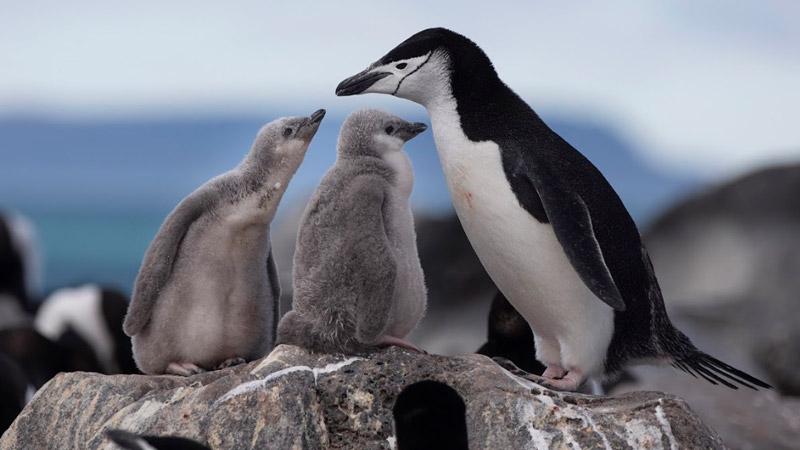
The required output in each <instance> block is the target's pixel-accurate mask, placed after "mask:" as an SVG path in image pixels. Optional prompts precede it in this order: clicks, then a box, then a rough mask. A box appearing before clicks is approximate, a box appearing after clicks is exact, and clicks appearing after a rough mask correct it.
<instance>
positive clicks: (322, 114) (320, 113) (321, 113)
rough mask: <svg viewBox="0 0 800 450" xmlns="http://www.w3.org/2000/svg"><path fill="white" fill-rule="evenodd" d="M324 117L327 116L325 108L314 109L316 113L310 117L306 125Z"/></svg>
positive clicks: (319, 120) (317, 121) (318, 121)
mask: <svg viewBox="0 0 800 450" xmlns="http://www.w3.org/2000/svg"><path fill="white" fill-rule="evenodd" d="M323 117H325V110H324V109H318V110H316V111H314V113H313V114H311V115H310V116H309V117H308V122H307V123H306V126H308V125H311V124H315V123H320V122H322V118H323Z"/></svg>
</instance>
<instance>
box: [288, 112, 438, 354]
mask: <svg viewBox="0 0 800 450" xmlns="http://www.w3.org/2000/svg"><path fill="white" fill-rule="evenodd" d="M425 129H426V126H425V125H424V124H422V123H409V122H406V121H405V120H402V119H400V118H398V117H394V116H392V115H390V114H387V113H384V112H382V111H376V110H362V111H357V112H355V113H353V114H351V115H350V116H349V117H348V118H347V119H346V120H345V122H344V124H343V125H342V129H341V132H340V134H339V142H338V157H337V160H336V163H335V164H334V166H333V167H332V168H331V169H330V170H328V172H327V174H326V175H325V177H324V178H323V179H322V182H321V183H320V185H319V187H318V188H317V190H316V191H315V193H314V195H313V196H312V197H311V199H310V200H309V203H308V205H307V206H306V210H305V212H304V214H303V218H302V220H301V222H300V229H299V231H298V234H297V246H296V250H295V255H294V270H293V287H294V297H293V302H292V305H293V309H292V311H289V312H288V313H287V314H286V315H285V316H284V317H283V318H282V319H281V321H280V324H279V326H278V343H286V344H295V345H299V346H301V347H304V348H307V349H309V350H312V351H318V352H327V353H332V352H344V353H363V352H367V351H370V350H371V349H374V348H375V347H378V346H383V345H399V346H404V347H407V348H411V349H415V350H416V347H414V346H413V344H410V343H408V342H407V341H405V340H404V338H405V337H406V336H407V335H408V334H409V333H410V332H411V330H412V329H413V328H414V327H415V326H416V325H417V323H418V322H419V321H420V319H421V318H422V316H423V315H424V313H425V307H426V290H425V282H424V277H423V273H422V268H421V267H420V264H419V256H418V254H417V244H416V234H415V231H414V218H413V216H412V214H411V209H410V206H409V195H410V194H411V190H412V187H413V183H414V175H413V170H412V167H411V162H410V161H409V159H408V156H407V155H406V153H405V152H404V151H403V145H404V144H405V142H406V141H408V140H410V139H412V138H413V137H414V136H416V135H418V134H419V133H421V132H423V131H424V130H425Z"/></svg>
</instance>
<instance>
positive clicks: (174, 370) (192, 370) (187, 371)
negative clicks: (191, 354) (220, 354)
mask: <svg viewBox="0 0 800 450" xmlns="http://www.w3.org/2000/svg"><path fill="white" fill-rule="evenodd" d="M205 371H206V370H205V369H203V368H201V367H199V366H197V365H195V364H192V363H170V364H169V365H168V366H167V370H165V373H167V374H169V375H179V376H182V377H190V376H192V375H197V374H198V373H203V372H205Z"/></svg>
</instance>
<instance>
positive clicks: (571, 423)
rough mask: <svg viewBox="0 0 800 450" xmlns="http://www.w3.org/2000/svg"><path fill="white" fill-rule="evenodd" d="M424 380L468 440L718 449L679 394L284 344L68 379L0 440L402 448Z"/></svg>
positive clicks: (12, 445)
mask: <svg viewBox="0 0 800 450" xmlns="http://www.w3.org/2000/svg"><path fill="white" fill-rule="evenodd" d="M422 380H434V381H438V382H441V383H445V384H447V385H448V386H450V387H452V388H453V389H455V391H456V392H457V393H458V394H459V395H460V396H461V397H462V398H463V400H464V404H465V405H466V424H467V430H468V439H469V443H470V447H471V448H474V449H480V448H514V449H524V448H569V447H570V446H572V448H576V446H575V445H574V444H575V443H577V444H579V445H580V447H581V448H595V447H605V448H615V449H616V448H673V449H674V448H723V444H722V442H721V441H720V439H719V438H718V437H717V435H716V434H715V432H714V431H712V430H711V429H710V428H708V427H707V426H705V425H704V424H703V423H702V422H701V421H700V420H699V419H698V418H697V416H695V415H694V414H693V413H692V412H691V410H690V409H689V408H688V407H687V405H686V403H685V402H684V401H683V400H681V399H679V398H676V397H673V396H670V395H666V394H661V393H656V392H635V393H631V394H627V395H623V396H619V397H590V396H584V395H580V394H562V393H557V392H553V391H550V390H547V389H545V388H542V387H540V386H539V385H536V384H534V383H532V382H530V381H527V380H523V379H520V378H517V377H514V376H513V375H511V374H510V373H509V372H507V371H505V370H504V369H502V368H500V366H498V365H496V364H495V363H493V362H492V361H491V360H489V359H488V358H486V357H484V356H481V355H467V356H460V357H444V356H434V355H424V354H416V353H410V352H407V351H405V350H402V349H397V348H390V349H387V350H384V351H382V352H379V353H375V354H372V355H369V356H367V357H347V356H342V355H313V354H309V353H307V352H305V351H303V350H302V349H300V348H298V347H293V346H286V345H282V346H279V347H277V348H276V349H275V350H274V351H273V352H272V353H271V354H270V355H269V356H267V357H266V358H264V359H261V360H258V361H254V362H252V363H249V364H246V365H241V366H237V367H234V368H230V369H225V370H220V371H215V372H209V373H205V374H201V375H197V376H194V377H191V378H181V377H175V376H144V375H113V376H108V375H99V374H93V373H68V374H61V375H59V376H58V377H56V378H55V379H53V380H52V381H50V382H49V383H48V384H47V385H46V386H45V387H44V388H43V389H41V390H40V391H39V392H38V393H37V394H36V396H35V397H34V399H33V401H32V402H31V403H29V404H28V405H27V406H26V408H25V409H24V410H23V412H22V413H21V414H20V415H19V417H18V418H17V420H16V421H15V422H14V424H13V425H12V426H11V428H10V429H9V430H8V431H7V432H6V434H4V435H3V437H2V440H0V447H2V448H3V449H23V448H25V449H27V448H41V449H45V448H58V449H66V448H89V449H96V448H111V447H110V445H109V444H108V442H107V441H106V440H105V439H104V438H103V432H104V431H105V430H106V429H110V428H119V429H123V430H129V431H134V432H137V433H143V434H149V435H175V436H182V437H187V438H192V439H196V440H198V441H201V442H204V443H207V444H209V445H210V446H211V447H212V448H220V449H223V448H224V449H227V448H231V449H233V448H236V449H244V448H311V449H314V448H359V449H372V448H374V449H378V448H383V449H390V448H395V447H396V442H397V436H395V432H394V425H393V418H392V405H393V403H394V401H395V399H396V398H397V396H398V395H399V394H400V392H401V391H402V389H403V388H404V387H405V386H407V385H410V384H412V383H415V382H418V381H422Z"/></svg>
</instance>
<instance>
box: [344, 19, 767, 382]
mask: <svg viewBox="0 0 800 450" xmlns="http://www.w3.org/2000/svg"><path fill="white" fill-rule="evenodd" d="M369 92H375V93H384V94H390V95H394V96H397V97H401V98H406V99H409V100H412V101H414V102H417V103H419V104H421V105H423V106H424V107H425V108H426V109H427V110H428V113H429V114H430V117H431V123H432V128H433V134H434V139H435V141H436V147H437V150H438V153H439V158H440V160H441V163H442V168H443V171H444V174H445V177H446V179H447V184H448V187H449V189H450V193H451V196H452V200H453V205H454V207H455V209H456V212H457V214H458V217H459V219H460V221H461V223H462V225H463V226H464V230H465V231H466V234H467V236H468V237H469V240H470V243H471V244H472V246H473V248H474V249H475V252H476V253H477V255H478V257H479V258H480V260H481V263H482V264H483V266H484V267H485V268H486V271H487V272H488V273H489V275H490V276H491V278H492V280H493V281H494V282H495V284H496V285H497V286H498V288H499V289H500V290H501V291H502V292H503V294H504V295H505V296H506V297H507V298H508V300H509V301H510V302H511V304H513V305H514V307H515V308H516V309H517V311H519V312H520V314H522V316H523V317H525V320H527V321H528V323H529V324H530V325H531V328H532V329H533V332H534V339H535V344H536V356H537V359H538V360H539V361H541V362H542V363H543V364H545V365H546V366H547V369H546V370H545V372H544V373H543V377H544V378H545V382H546V384H547V385H549V386H550V387H553V388H556V389H563V390H576V389H577V388H578V387H579V386H580V385H581V384H582V383H583V382H584V381H585V380H586V379H587V377H589V376H602V375H609V374H615V373H617V372H619V371H620V370H621V369H622V368H623V367H625V366H626V365H627V364H631V363H636V362H653V361H655V362H660V363H668V364H672V365H674V366H676V367H678V368H680V369H682V370H684V371H686V372H688V373H690V374H693V375H699V376H701V377H703V378H705V379H706V380H708V381H710V382H711V383H714V384H723V385H725V386H728V387H731V388H735V387H736V385H737V384H741V385H744V386H747V387H751V388H754V389H755V387H756V386H759V387H769V385H767V384H766V383H764V382H763V381H760V380H758V379H756V378H754V377H752V376H750V375H748V374H746V373H744V372H742V371H740V370H737V369H735V368H733V367H731V366H729V365H727V364H725V363H723V362H721V361H719V360H717V359H716V358H714V357H712V356H709V355H707V354H706V353H703V352H702V351H700V350H698V349H697V348H696V347H695V346H694V345H693V344H692V342H691V341H690V340H689V338H688V337H686V335H684V334H683V333H682V332H680V331H679V330H678V329H676V328H675V327H674V326H673V325H672V323H671V322H670V320H669V318H668V317H667V313H666V310H665V308H664V301H663V298H662V295H661V289H660V288H659V286H658V282H657V280H656V278H655V276H654V273H653V268H652V265H651V263H650V257H649V256H648V254H647V251H646V250H645V248H644V247H643V246H642V242H641V239H640V237H639V232H638V230H637V228H636V225H635V224H634V222H633V219H631V217H630V215H629V214H628V211H627V210H626V209H625V206H624V205H623V203H622V201H621V200H620V199H619V197H618V196H617V194H616V192H614V189H613V188H612V187H611V185H609V183H608V181H606V179H605V178H604V177H603V175H602V174H601V173H600V172H599V171H598V170H597V168H596V167H595V166H593V165H592V164H591V163H590V162H589V161H588V160H587V159H586V158H585V157H584V156H583V155H582V154H581V153H580V152H578V151H577V150H576V149H574V148H573V147H572V146H571V145H570V144H569V143H567V142H566V141H564V140H563V139H562V138H561V137H560V136H559V135H558V134H556V133H555V132H554V131H553V130H551V129H550V128H549V127H548V126H547V125H546V124H545V123H544V122H543V121H542V120H541V119H540V118H539V116H538V115H537V114H536V113H535V112H534V111H533V109H531V107H530V106H528V105H527V104H526V103H525V102H524V101H523V100H522V99H521V98H520V97H519V96H517V94H515V93H514V91H512V90H511V89H510V88H509V87H508V86H506V85H505V84H504V83H503V82H502V81H501V80H500V78H499V77H498V75H497V73H496V72H495V69H494V67H493V66H492V63H491V61H490V60H489V58H488V57H487V56H486V54H485V53H484V52H483V51H482V50H481V49H480V48H479V47H478V46H477V45H476V44H475V43H473V42H472V41H470V40H469V39H467V38H466V37H464V36H461V35H459V34H457V33H454V32H452V31H449V30H446V29H443V28H433V29H428V30H424V31H421V32H419V33H417V34H415V35H413V36H412V37H410V38H408V39H407V40H406V41H404V42H403V43H401V44H400V45H398V46H397V47H395V48H394V49H393V50H391V51H390V52H389V53H387V54H386V55H385V56H384V57H382V58H381V59H379V60H378V61H377V62H375V63H373V64H372V65H370V66H369V67H368V68H367V69H366V70H364V71H362V72H361V73H359V74H356V75H354V76H352V77H350V78H348V79H346V80H344V81H342V82H341V83H340V84H339V86H338V87H337V88H336V94H337V95H356V94H363V93H369Z"/></svg>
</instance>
